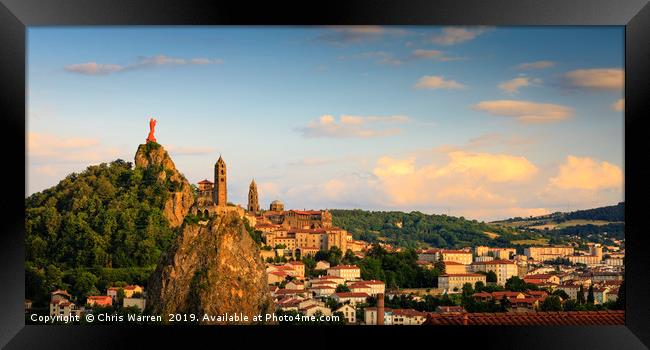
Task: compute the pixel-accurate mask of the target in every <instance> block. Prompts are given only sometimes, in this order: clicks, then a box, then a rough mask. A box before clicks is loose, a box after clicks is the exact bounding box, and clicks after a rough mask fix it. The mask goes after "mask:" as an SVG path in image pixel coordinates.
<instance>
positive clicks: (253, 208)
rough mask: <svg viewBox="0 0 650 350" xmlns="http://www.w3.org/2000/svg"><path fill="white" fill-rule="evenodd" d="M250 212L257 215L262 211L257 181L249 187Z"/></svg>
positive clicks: (248, 207)
mask: <svg viewBox="0 0 650 350" xmlns="http://www.w3.org/2000/svg"><path fill="white" fill-rule="evenodd" d="M247 209H248V212H249V213H251V214H253V215H255V214H257V213H258V212H259V211H260V201H259V198H258V197H257V184H256V183H255V179H253V181H251V184H250V186H249V187H248V206H247Z"/></svg>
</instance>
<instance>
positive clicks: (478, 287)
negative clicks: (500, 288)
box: [474, 281, 485, 293]
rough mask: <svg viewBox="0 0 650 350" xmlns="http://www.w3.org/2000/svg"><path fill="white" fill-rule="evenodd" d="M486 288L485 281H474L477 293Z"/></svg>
mask: <svg viewBox="0 0 650 350" xmlns="http://www.w3.org/2000/svg"><path fill="white" fill-rule="evenodd" d="M484 288H485V283H483V281H477V282H476V283H474V291H475V292H476V293H480V292H482V291H483V289H484Z"/></svg>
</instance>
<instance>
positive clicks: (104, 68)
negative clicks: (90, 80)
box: [65, 62, 124, 75]
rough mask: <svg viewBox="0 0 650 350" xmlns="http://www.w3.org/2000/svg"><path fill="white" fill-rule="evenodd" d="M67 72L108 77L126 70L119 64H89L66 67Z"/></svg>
mask: <svg viewBox="0 0 650 350" xmlns="http://www.w3.org/2000/svg"><path fill="white" fill-rule="evenodd" d="M65 70H66V71H68V72H71V73H79V74H85V75H108V74H111V73H117V72H121V71H123V70H124V66H121V65H119V64H101V63H97V62H87V63H78V64H71V65H69V66H66V67H65Z"/></svg>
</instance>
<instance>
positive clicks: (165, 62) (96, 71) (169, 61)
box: [64, 55, 223, 75]
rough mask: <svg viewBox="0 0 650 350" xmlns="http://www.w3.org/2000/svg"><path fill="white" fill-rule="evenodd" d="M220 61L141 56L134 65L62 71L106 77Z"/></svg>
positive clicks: (89, 65) (83, 66) (71, 67)
mask: <svg viewBox="0 0 650 350" xmlns="http://www.w3.org/2000/svg"><path fill="white" fill-rule="evenodd" d="M221 63H223V61H222V60H219V59H208V58H203V57H198V58H191V59H184V58H175V57H169V56H165V55H156V56H141V57H138V60H137V61H136V62H135V63H132V64H128V65H119V64H102V63H97V62H87V63H79V64H72V65H68V66H66V67H65V68H64V69H65V70H66V71H67V72H71V73H78V74H83V75H108V74H112V73H119V72H126V71H132V70H137V69H142V68H151V67H162V66H183V65H206V64H221Z"/></svg>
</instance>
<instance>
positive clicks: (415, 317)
mask: <svg viewBox="0 0 650 350" xmlns="http://www.w3.org/2000/svg"><path fill="white" fill-rule="evenodd" d="M426 317H427V313H426V312H421V311H417V310H414V309H393V324H394V325H406V326H419V325H421V324H422V323H424V321H425V320H426Z"/></svg>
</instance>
